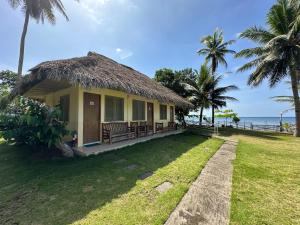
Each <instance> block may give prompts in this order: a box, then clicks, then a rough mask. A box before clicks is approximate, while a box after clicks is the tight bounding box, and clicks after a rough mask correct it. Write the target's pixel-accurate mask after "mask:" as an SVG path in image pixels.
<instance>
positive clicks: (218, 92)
mask: <svg viewBox="0 0 300 225" xmlns="http://www.w3.org/2000/svg"><path fill="white" fill-rule="evenodd" d="M222 78H223V77H222V76H218V77H215V76H214V77H213V79H214V82H213V87H212V90H211V92H210V101H211V105H212V107H214V108H215V109H217V110H218V109H220V108H222V107H226V106H227V101H238V100H237V99H236V98H234V97H231V96H228V95H226V93H227V92H229V91H235V90H239V88H238V87H237V86H235V85H228V86H223V87H222V86H221V87H220V86H219V84H220V82H221V80H222Z"/></svg>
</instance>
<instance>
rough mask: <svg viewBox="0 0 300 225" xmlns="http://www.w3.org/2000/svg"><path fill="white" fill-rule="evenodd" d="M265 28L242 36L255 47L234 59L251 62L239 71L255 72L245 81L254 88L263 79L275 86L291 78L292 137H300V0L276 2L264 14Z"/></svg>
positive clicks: (249, 29)
mask: <svg viewBox="0 0 300 225" xmlns="http://www.w3.org/2000/svg"><path fill="white" fill-rule="evenodd" d="M267 25H268V27H267V29H265V28H262V27H257V26H254V27H250V28H248V29H247V30H245V31H244V32H242V33H241V35H240V38H246V39H250V40H252V41H254V42H256V43H257V46H255V47H254V48H249V49H244V50H242V51H240V52H239V53H237V54H236V57H244V58H247V59H250V60H249V62H248V63H246V64H245V65H244V66H242V67H241V68H240V69H239V71H241V72H243V71H246V70H250V69H254V71H252V73H251V74H250V76H249V79H248V84H249V85H251V86H254V87H256V86H258V85H260V84H261V83H262V82H263V80H268V82H269V84H270V87H274V86H275V85H276V84H278V83H279V82H280V81H282V80H283V79H285V78H287V77H288V78H289V79H290V81H291V88H292V92H293V101H294V106H295V116H296V129H295V136H297V137H300V98H299V91H298V85H299V77H300V69H299V61H300V48H299V45H300V39H299V36H300V1H299V0H277V2H276V3H275V4H274V5H273V6H272V7H271V9H270V10H269V12H268V14H267Z"/></svg>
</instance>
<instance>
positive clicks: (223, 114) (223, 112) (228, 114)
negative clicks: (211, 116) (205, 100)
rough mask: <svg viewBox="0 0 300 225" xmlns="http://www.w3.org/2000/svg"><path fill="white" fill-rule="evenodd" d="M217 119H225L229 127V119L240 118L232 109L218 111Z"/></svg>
mask: <svg viewBox="0 0 300 225" xmlns="http://www.w3.org/2000/svg"><path fill="white" fill-rule="evenodd" d="M216 113H217V114H216V117H217V118H225V126H226V127H227V120H228V119H229V118H232V119H233V118H238V117H237V114H236V113H235V112H233V110H232V109H225V110H217V111H216Z"/></svg>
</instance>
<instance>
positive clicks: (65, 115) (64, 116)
mask: <svg viewBox="0 0 300 225" xmlns="http://www.w3.org/2000/svg"><path fill="white" fill-rule="evenodd" d="M63 99H65V100H63ZM62 101H65V102H67V106H65V105H63V104H62ZM59 107H60V110H61V112H62V121H64V122H69V121H70V95H62V96H60V97H59ZM66 111H67V112H66Z"/></svg>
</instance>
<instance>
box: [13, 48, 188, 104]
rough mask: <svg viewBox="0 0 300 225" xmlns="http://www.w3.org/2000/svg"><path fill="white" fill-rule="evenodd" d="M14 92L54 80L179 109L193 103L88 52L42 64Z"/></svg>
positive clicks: (138, 73)
mask: <svg viewBox="0 0 300 225" xmlns="http://www.w3.org/2000/svg"><path fill="white" fill-rule="evenodd" d="M29 71H30V72H31V73H30V74H29V75H27V76H25V79H24V81H23V82H22V83H21V85H20V86H19V87H18V88H17V90H15V91H16V92H18V93H19V94H25V93H26V92H27V91H29V90H30V89H31V88H33V87H34V85H37V84H38V83H39V82H42V81H44V80H53V81H59V82H63V83H69V84H70V85H74V86H76V85H79V86H82V87H84V88H92V87H94V88H107V89H113V90H118V91H123V92H126V93H130V94H134V95H139V96H143V97H146V98H149V99H157V100H159V101H160V102H163V103H174V104H175V105H178V106H182V107H192V104H191V103H190V102H188V101H187V100H185V99H184V98H182V97H180V96H178V95H177V94H176V93H174V92H173V91H172V90H170V89H168V88H166V87H164V86H162V85H161V84H159V83H157V82H156V81H154V80H152V79H150V78H149V77H148V76H146V75H144V74H142V73H140V72H138V71H136V70H134V69H132V68H130V67H128V66H125V65H122V64H119V63H117V62H116V61H114V60H112V59H109V58H107V57H105V56H103V55H100V54H97V53H93V52H89V53H88V55H87V56H84V57H80V58H72V59H65V60H55V61H47V62H43V63H41V64H39V65H37V66H35V67H33V68H32V69H30V70H29Z"/></svg>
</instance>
